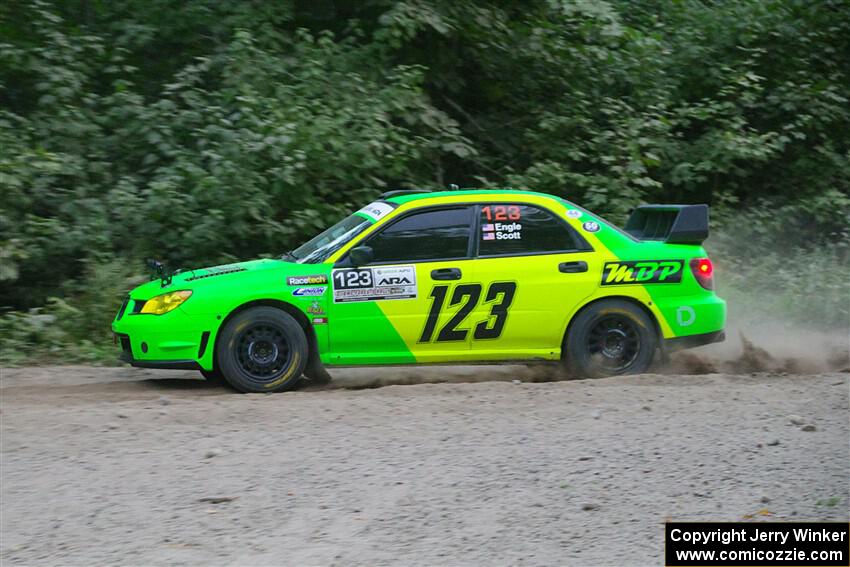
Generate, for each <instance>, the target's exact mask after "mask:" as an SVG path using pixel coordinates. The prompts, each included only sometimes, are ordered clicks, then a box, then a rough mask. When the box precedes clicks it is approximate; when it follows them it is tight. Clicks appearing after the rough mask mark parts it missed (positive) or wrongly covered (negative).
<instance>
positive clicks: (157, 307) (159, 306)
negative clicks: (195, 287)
mask: <svg viewBox="0 0 850 567" xmlns="http://www.w3.org/2000/svg"><path fill="white" fill-rule="evenodd" d="M190 295H192V292H191V291H189V290H184V291H172V292H171V293H163V294H162V295H157V296H156V297H152V298H150V299H148V300H147V301H146V302H145V305H144V307H142V310H141V311H140V313H150V314H151V315H162V314H163V313H168V312H169V311H173V310H174V309H177V307H179V306H180V304H181V303H183V302H184V301H186V300H187V299H189V296H190Z"/></svg>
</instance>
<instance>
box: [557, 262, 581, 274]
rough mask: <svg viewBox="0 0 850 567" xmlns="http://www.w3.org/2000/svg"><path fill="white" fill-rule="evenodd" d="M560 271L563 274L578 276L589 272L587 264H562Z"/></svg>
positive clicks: (559, 265)
mask: <svg viewBox="0 0 850 567" xmlns="http://www.w3.org/2000/svg"><path fill="white" fill-rule="evenodd" d="M558 271H559V272H561V273H562V274H578V273H580V272H586V271H587V262H561V263H560V264H558Z"/></svg>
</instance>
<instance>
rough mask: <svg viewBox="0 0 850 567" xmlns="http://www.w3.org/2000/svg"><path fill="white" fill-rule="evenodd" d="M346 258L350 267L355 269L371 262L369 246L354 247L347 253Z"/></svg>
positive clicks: (370, 248)
mask: <svg viewBox="0 0 850 567" xmlns="http://www.w3.org/2000/svg"><path fill="white" fill-rule="evenodd" d="M348 258H349V259H350V260H351V265H352V266H354V267H355V268H357V267H358V266H364V265H366V264H368V263H369V262H371V261H372V247H371V246H355V247H354V248H352V249H351V250H349V252H348Z"/></svg>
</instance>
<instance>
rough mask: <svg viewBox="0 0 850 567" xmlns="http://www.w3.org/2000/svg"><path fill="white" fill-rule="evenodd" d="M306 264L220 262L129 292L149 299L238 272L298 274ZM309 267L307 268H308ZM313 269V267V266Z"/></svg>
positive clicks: (229, 276)
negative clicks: (219, 263)
mask: <svg viewBox="0 0 850 567" xmlns="http://www.w3.org/2000/svg"><path fill="white" fill-rule="evenodd" d="M305 268H306V266H303V265H301V264H296V263H294V262H285V261H283V260H278V259H272V258H263V259H260V260H249V261H247V262H235V263H233V264H222V265H219V266H210V267H208V268H196V269H193V270H186V271H182V272H179V273H177V274H174V275H173V276H172V277H171V282H170V283H169V284H168V285H163V280H161V279H159V278H157V279H154V280H151V281H150V282H148V283H145V284H142V285H140V286H139V287H137V288H136V289H134V290H133V291H132V292H131V293H130V297H131V298H133V299H150V298H151V297H153V296H155V295H159V294H161V293H167V292H169V291H177V290H179V289H195V288H198V287H202V286H204V285H206V284H207V283H208V282H209V283H212V282H215V281H220V278H234V277H238V276H239V275H240V274H247V273H256V272H261V271H268V270H276V271H279V272H280V273H281V274H293V275H296V274H299V273H301V272H304V271H305ZM308 269H309V268H308ZM313 270H314V271H315V267H313Z"/></svg>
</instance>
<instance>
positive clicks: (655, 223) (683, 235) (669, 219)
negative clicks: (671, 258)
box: [625, 205, 708, 244]
mask: <svg viewBox="0 0 850 567" xmlns="http://www.w3.org/2000/svg"><path fill="white" fill-rule="evenodd" d="M625 230H626V232H627V233H629V234H631V235H632V236H634V237H635V238H637V239H638V240H660V241H663V242H667V243H668V244H702V243H703V241H704V240H705V239H706V238H708V205H642V206H640V207H638V208H636V209H635V210H634V211H632V214H631V216H630V217H629V220H628V221H626V227H625Z"/></svg>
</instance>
